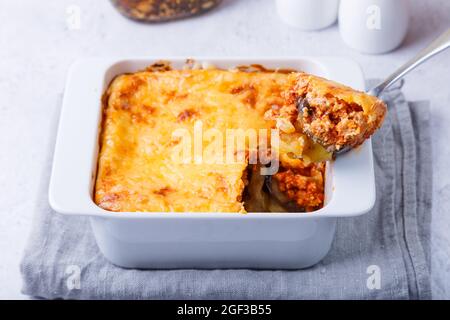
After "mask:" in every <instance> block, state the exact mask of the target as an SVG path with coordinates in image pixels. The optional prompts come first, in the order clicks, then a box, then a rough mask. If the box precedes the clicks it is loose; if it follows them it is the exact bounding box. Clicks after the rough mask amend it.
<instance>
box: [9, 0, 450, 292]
mask: <svg viewBox="0 0 450 320" xmlns="http://www.w3.org/2000/svg"><path fill="white" fill-rule="evenodd" d="M411 2H412V26H411V28H410V33H409V35H408V37H407V39H406V41H405V43H404V45H403V46H402V47H401V48H400V49H398V50H397V51H395V52H392V53H389V54H386V55H380V56H369V55H362V54H359V53H357V52H355V51H353V50H351V49H349V48H348V47H346V46H345V45H344V44H343V43H342V41H341V39H340V36H339V32H338V29H337V27H336V26H333V27H331V28H328V29H326V30H324V31H321V32H310V33H308V32H301V31H298V30H296V29H294V28H291V27H288V26H286V25H284V24H283V23H282V22H280V20H279V18H278V17H277V15H276V13H275V8H274V3H273V1H272V0H225V3H224V4H223V5H222V6H221V7H220V9H218V10H216V11H213V12H211V13H210V14H207V15H204V16H201V17H197V18H195V19H188V20H184V21H180V22H174V23H167V24H161V25H144V24H137V23H134V22H131V21H128V20H126V19H124V18H122V17H121V16H120V15H119V14H118V13H117V12H116V11H115V10H114V9H113V8H112V7H111V5H110V4H109V1H107V0H100V1H99V0H96V1H91V0H45V1H35V0H2V1H0V146H1V150H2V151H1V153H0V168H1V169H2V170H1V173H0V215H1V216H0V217H1V218H0V299H1V298H3V299H8V298H15V299H21V298H26V297H24V296H23V295H21V293H20V288H21V278H20V273H19V262H20V259H21V255H22V252H23V248H24V245H25V242H26V239H27V236H28V233H29V230H30V227H31V221H32V214H33V208H34V206H35V202H36V198H37V197H36V196H37V190H38V186H39V179H40V174H41V172H42V168H43V165H44V163H45V162H46V159H47V158H48V156H49V154H50V152H51V150H52V148H53V145H51V144H50V143H49V142H48V141H50V140H51V139H50V138H51V136H50V135H53V134H54V128H52V127H51V125H50V123H51V117H52V115H53V114H55V111H56V110H57V109H58V108H60V106H61V97H62V94H63V91H64V81H65V78H66V73H67V70H68V67H69V65H70V64H71V63H72V62H73V61H74V60H75V59H77V58H80V57H92V56H108V55H114V56H142V55H148V56H186V57H188V56H195V55H197V56H200V55H204V56H205V55H209V56H250V57H251V56H296V55H337V56H346V57H351V58H353V59H354V60H356V61H358V62H359V63H360V64H361V65H362V67H363V70H364V72H365V74H366V76H367V77H371V78H374V77H378V78H382V77H384V76H386V75H388V74H389V73H390V72H391V71H393V70H394V69H395V68H396V67H398V66H399V65H400V64H402V63H403V62H405V61H406V60H407V59H408V58H410V57H411V56H413V55H414V54H415V53H416V52H417V51H418V50H419V49H421V48H422V47H424V46H425V45H426V44H428V43H429V42H430V41H431V40H432V39H433V38H434V37H435V36H436V35H437V34H439V33H440V32H442V31H444V30H445V29H446V28H449V27H450V1H448V0H430V1H423V0H411ZM70 5H77V6H79V7H80V8H81V10H82V14H81V29H80V30H71V29H70V28H68V27H67V17H68V16H67V13H66V9H67V7H68V6H70ZM449 87H450V53H449V52H447V53H444V54H442V55H441V56H440V57H438V58H436V59H435V60H433V61H430V62H429V63H428V64H426V65H425V66H422V67H421V68H420V69H418V70H417V71H415V72H414V73H413V74H411V75H410V76H408V77H407V84H406V86H405V93H406V96H407V99H409V100H422V99H429V100H431V103H432V121H433V128H432V130H433V135H434V137H435V140H434V142H433V150H434V151H433V153H434V159H435V162H434V164H433V167H434V191H433V192H434V200H433V204H434V209H433V225H432V229H433V231H432V244H433V250H432V251H433V261H432V267H433V268H432V269H433V271H432V275H433V289H434V295H435V297H438V298H444V297H447V298H450V232H448V230H450V217H449V214H448V212H447V208H448V206H449V205H450V169H448V166H449V160H448V159H450V147H449V145H448V140H449V139H450V125H449V123H450V90H449Z"/></svg>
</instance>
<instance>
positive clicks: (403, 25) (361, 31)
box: [339, 0, 409, 54]
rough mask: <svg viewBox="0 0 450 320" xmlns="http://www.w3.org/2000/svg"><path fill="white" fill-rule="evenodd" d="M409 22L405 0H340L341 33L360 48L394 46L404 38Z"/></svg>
mask: <svg viewBox="0 0 450 320" xmlns="http://www.w3.org/2000/svg"><path fill="white" fill-rule="evenodd" d="M408 26H409V6H408V0H341V4H340V7H339V29H340V33H341V37H342V39H343V40H344V42H345V43H346V44H347V45H348V46H350V47H351V48H353V49H356V50H358V51H360V52H363V53H369V54H381V53H386V52H389V51H392V50H394V49H395V48H397V47H398V46H399V45H400V44H401V43H402V42H403V40H404V38H405V36H406V33H407V31H408Z"/></svg>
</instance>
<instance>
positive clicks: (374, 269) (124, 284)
mask: <svg viewBox="0 0 450 320" xmlns="http://www.w3.org/2000/svg"><path fill="white" fill-rule="evenodd" d="M384 99H385V100H386V101H387V102H388V104H389V116H388V117H387V119H386V122H385V124H384V126H383V128H382V129H381V130H380V131H379V132H378V133H377V134H376V135H375V137H374V138H373V145H374V154H375V170H376V181H377V202H376V206H375V208H374V209H373V210H372V212H370V213H368V214H366V215H364V216H362V217H357V218H346V219H340V220H339V221H338V224H337V233H336V238H335V241H334V244H333V247H332V249H331V252H330V253H329V254H328V256H327V257H326V258H325V259H324V260H323V261H322V262H321V263H319V264H318V265H316V266H315V267H312V268H309V269H306V270H298V271H282V270H267V271H256V270H165V271H164V270H161V271H143V270H125V269H121V268H119V267H116V266H114V265H112V264H110V263H109V262H108V261H107V260H105V258H104V257H103V256H102V254H101V253H100V252H99V250H98V248H97V245H96V243H95V239H94V237H93V234H92V232H91V229H90V225H89V221H88V219H87V218H80V217H67V216H62V215H60V214H58V213H56V212H54V211H52V209H51V208H50V207H49V206H48V203H47V186H48V176H49V171H50V164H49V165H48V167H47V168H46V170H45V172H44V179H43V187H42V190H41V194H40V196H39V197H40V199H41V200H40V201H39V202H38V205H37V212H36V217H35V222H34V224H33V230H32V234H31V236H30V239H29V242H28V246H27V248H26V250H25V253H24V258H23V261H22V265H21V272H22V276H23V293H25V294H27V295H30V296H34V297H41V298H49V299H56V298H63V299H429V298H431V289H430V220H431V192H432V191H431V190H432V187H431V186H432V185H431V183H432V164H431V150H430V148H431V141H430V134H429V106H428V104H427V103H407V102H406V101H405V100H404V97H403V95H402V93H401V91H400V90H398V89H396V90H393V91H391V92H388V94H386V96H385V97H384ZM49 163H50V161H49Z"/></svg>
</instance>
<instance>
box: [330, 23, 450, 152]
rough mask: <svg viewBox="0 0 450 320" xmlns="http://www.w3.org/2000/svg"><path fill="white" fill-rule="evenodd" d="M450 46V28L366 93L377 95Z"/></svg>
mask: <svg viewBox="0 0 450 320" xmlns="http://www.w3.org/2000/svg"><path fill="white" fill-rule="evenodd" d="M449 47H450V29H448V30H447V31H446V32H444V34H442V35H441V36H440V37H439V38H437V39H436V40H434V41H433V43H431V44H430V45H429V46H428V47H427V48H425V49H423V50H422V51H421V52H419V53H418V54H417V55H416V56H415V57H414V58H412V59H411V60H410V61H408V62H407V63H405V64H404V65H403V66H401V67H400V68H399V69H398V70H397V71H395V72H394V73H393V74H392V75H391V76H389V77H388V78H387V79H386V80H384V81H383V82H381V83H380V84H379V85H377V86H376V87H374V88H372V89H370V90H369V91H367V93H368V94H370V95H372V96H375V97H379V96H380V95H381V94H382V93H383V92H384V91H385V90H386V89H388V88H389V87H391V86H392V85H393V84H394V83H396V82H397V81H398V80H400V79H402V78H403V77H404V76H405V75H406V74H407V73H409V72H410V71H412V70H414V69H415V68H416V67H418V66H419V65H421V64H422V63H424V62H425V61H427V60H428V59H430V58H432V57H434V56H435V55H437V54H438V53H441V52H442V51H444V50H446V49H448V48H449ZM350 150H351V147H344V148H343V149H341V150H339V151H336V152H335V153H334V154H335V155H336V156H337V155H341V154H343V153H346V152H348V151H350Z"/></svg>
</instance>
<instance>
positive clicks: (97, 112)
mask: <svg viewBox="0 0 450 320" xmlns="http://www.w3.org/2000/svg"><path fill="white" fill-rule="evenodd" d="M158 60H169V61H171V62H172V65H173V67H174V68H181V67H182V66H183V65H184V63H185V60H186V59H185V58H167V57H164V58H131V59H114V58H109V59H88V60H82V61H78V62H76V63H75V64H74V65H73V66H72V67H71V69H70V72H69V76H68V81H67V85H66V92H65V96H64V101H63V108H62V112H61V118H60V123H59V129H58V137H57V142H56V147H55V154H54V162H53V169H52V176H51V182H50V189H49V201H50V205H51V207H52V208H53V209H54V210H55V211H57V212H59V213H61V214H66V215H79V216H86V217H89V218H90V220H91V225H92V230H93V232H94V234H95V238H96V240H97V244H98V246H99V248H100V250H101V252H102V253H103V254H104V255H105V257H106V258H107V259H108V260H110V261H111V262H112V263H114V264H115V265H118V266H122V267H126V268H139V269H174V268H205V269H212V268H253V269H301V268H306V267H309V266H312V265H314V264H316V263H318V262H319V261H320V260H321V259H323V258H324V257H325V255H326V254H327V252H328V251H329V249H330V247H331V243H332V241H333V238H334V234H335V225H336V219H337V218H341V217H342V218H345V217H352V216H357V215H362V214H365V213H367V212H368V211H369V210H370V209H371V208H372V207H373V206H374V203H375V181H374V167H373V156H372V146H371V142H370V140H369V141H367V142H366V143H365V144H364V145H363V146H362V147H360V148H358V149H357V150H354V151H352V152H350V153H348V154H345V155H343V156H341V157H339V158H338V159H337V160H336V161H334V162H332V163H329V164H328V166H327V176H326V192H325V197H326V205H325V206H324V208H323V209H321V210H319V211H316V212H313V213H249V214H245V215H241V214H236V213H216V212H212V213H115V212H109V211H105V210H103V209H101V208H100V207H98V206H97V205H96V204H95V203H94V201H93V188H94V180H95V175H96V168H97V155H98V136H99V129H100V124H101V116H102V103H101V99H102V95H103V93H104V91H105V90H106V88H107V87H108V85H109V83H110V82H111V80H112V79H113V78H114V77H115V76H117V75H119V74H123V73H132V72H136V71H139V70H142V69H144V68H145V67H146V66H148V65H151V64H152V63H154V62H155V61H158ZM195 60H197V61H202V62H209V63H212V64H214V65H215V66H217V67H220V68H232V67H235V66H238V65H250V64H261V65H263V66H265V67H268V68H273V69H275V68H292V69H297V70H302V71H305V72H309V73H312V74H315V75H319V76H323V77H326V78H329V79H332V80H335V81H338V82H341V83H343V84H346V85H349V86H351V87H353V88H355V89H360V90H364V78H363V75H362V72H361V69H360V68H359V66H358V65H357V64H356V63H355V62H353V61H351V60H348V59H342V58H311V57H300V58H251V59H249V58H203V57H197V58H195Z"/></svg>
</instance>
